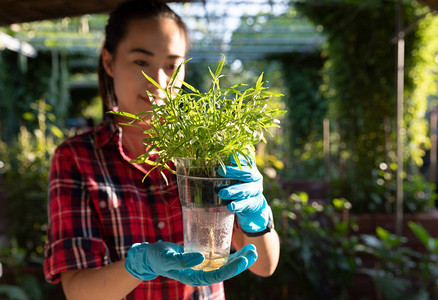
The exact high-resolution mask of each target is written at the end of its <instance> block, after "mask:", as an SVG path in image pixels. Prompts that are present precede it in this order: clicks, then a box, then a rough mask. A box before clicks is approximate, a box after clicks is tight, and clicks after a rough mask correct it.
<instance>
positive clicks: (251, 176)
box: [217, 165, 263, 182]
mask: <svg viewBox="0 0 438 300" xmlns="http://www.w3.org/2000/svg"><path fill="white" fill-rule="evenodd" d="M217 173H218V174H219V175H221V176H222V177H225V178H234V179H238V180H240V181H244V182H250V181H258V180H260V179H262V177H263V176H262V174H260V172H259V170H258V169H257V167H255V166H253V167H252V169H250V168H249V167H248V166H242V169H240V168H239V167H238V166H234V165H225V170H224V168H223V167H222V166H220V167H219V168H218V169H217Z"/></svg>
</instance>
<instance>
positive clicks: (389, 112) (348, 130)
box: [0, 0, 438, 299]
mask: <svg viewBox="0 0 438 300" xmlns="http://www.w3.org/2000/svg"><path fill="white" fill-rule="evenodd" d="M23 2H29V3H31V2H32V1H23ZM35 2H38V1H35ZM60 2H62V1H56V3H55V4H57V5H58V4H59V3H60ZM64 2H65V3H69V2H70V1H67V0H65V1H64ZM116 2H118V1H106V5H107V6H104V5H103V4H102V7H100V8H99V7H98V8H92V9H91V8H90V7H87V5H91V4H85V1H77V2H75V4H71V11H70V13H71V14H72V15H68V14H67V13H65V12H62V10H61V9H59V10H56V9H47V7H45V9H44V6H43V3H44V1H39V3H40V4H39V5H40V7H33V8H32V7H29V8H28V11H27V13H23V15H22V16H21V19H20V14H19V13H18V12H14V11H13V10H12V8H9V9H10V12H8V11H7V9H6V8H4V9H2V8H1V7H2V6H3V5H8V3H9V6H11V4H10V1H5V0H0V11H3V12H5V15H3V16H2V14H1V13H0V26H2V27H0V208H1V209H0V263H1V266H2V268H1V269H0V299H3V298H5V299H9V298H10V299H63V295H62V291H61V289H60V286H53V285H49V284H47V283H45V282H44V278H43V275H42V268H41V265H42V253H43V245H44V241H45V231H46V229H47V216H46V202H47V179H48V178H47V176H48V169H49V167H50V158H51V155H52V153H53V151H54V149H55V147H56V146H57V145H58V144H59V143H60V142H61V141H62V140H63V139H65V138H66V137H67V136H71V135H74V134H79V133H81V132H83V131H84V130H86V129H87V128H89V127H90V126H93V125H96V124H98V123H99V122H100V121H101V119H102V113H101V110H102V109H101V104H100V99H99V96H98V86H97V75H96V68H97V58H98V55H99V50H100V47H101V43H102V38H103V30H104V26H105V22H106V18H107V15H106V14H105V11H107V10H109V9H110V8H111V6H114V5H115V4H116ZM65 3H64V4H65ZM81 4H82V9H85V11H84V10H82V11H78V12H75V13H73V12H74V11H73V7H74V5H76V6H81ZM29 5H30V4H29ZM46 5H49V4H46ZM61 5H62V3H61ZM169 5H170V6H171V7H172V8H173V9H174V10H175V11H176V12H177V13H179V14H180V15H181V16H182V18H183V19H184V21H185V22H186V23H187V25H188V27H189V29H190V32H191V38H192V43H193V45H192V47H191V48H190V50H189V53H188V55H187V58H192V60H191V61H190V62H189V63H188V66H187V78H186V81H187V82H189V83H190V84H192V85H194V86H198V87H200V88H201V89H202V88H203V89H207V88H208V86H206V84H208V82H209V81H208V78H206V77H205V76H204V74H208V73H207V72H206V70H207V68H208V67H211V68H212V69H214V68H215V67H216V65H217V64H218V62H219V60H220V59H221V57H222V55H224V56H225V57H226V65H225V68H224V72H223V73H224V74H226V77H225V79H224V80H225V82H234V81H236V82H247V83H249V84H251V83H254V82H255V81H256V80H257V78H258V75H260V73H261V72H264V76H265V79H266V81H267V84H268V85H269V86H270V87H271V88H272V89H273V90H274V91H276V92H279V93H282V94H283V95H284V96H282V97H278V98H274V99H272V101H271V103H270V105H272V107H279V108H280V107H281V108H283V109H286V110H287V111H288V113H287V114H286V115H285V116H284V118H283V119H282V120H281V128H280V129H276V130H273V131H272V135H270V136H268V137H267V138H268V143H266V144H264V143H261V144H259V145H258V146H257V164H258V167H259V169H260V170H261V171H262V172H263V175H264V183H265V186H264V188H265V192H264V194H265V195H266V198H267V200H268V202H269V203H270V205H271V206H272V207H273V210H274V218H275V224H276V228H277V231H278V232H279V234H280V237H281V258H280V265H279V267H278V269H277V271H276V273H275V274H274V275H273V276H272V277H270V278H258V277H256V276H252V275H251V274H250V273H245V274H243V275H242V276H239V277H236V278H234V279H232V280H229V281H227V282H226V283H225V287H226V295H227V298H229V299H395V298H400V299H404V298H402V296H403V297H407V298H406V299H438V289H437V285H438V265H437V261H436V257H438V256H437V255H438V229H437V228H438V226H437V224H438V214H437V212H436V209H435V207H436V203H435V202H436V199H437V188H436V185H437V182H438V174H437V159H436V158H437V136H436V135H437V116H438V108H437V107H438V16H437V14H436V11H437V9H438V2H436V1H432V0H430V1H416V0H409V1H408V0H405V1H397V0H389V1H381V0H369V1H355V0H308V1H306V0H302V1H287V0H235V1H234V0H221V1H212V0H204V1H192V2H190V1H181V2H169ZM64 6H65V5H64ZM4 7H7V6H4ZM66 7H67V8H68V7H69V6H68V5H67V6H66ZM22 9H23V8H22ZM87 9H88V10H87ZM37 12H40V13H42V16H43V17H41V15H37ZM7 14H9V16H10V17H9V18H8V17H7V16H8V15H7ZM14 16H16V18H13V17H14ZM26 18H29V19H26ZM401 40H402V41H403V42H404V46H403V49H402V50H403V51H404V52H403V54H404V58H403V65H402V68H401V66H400V61H397V58H399V56H398V55H399V53H400V52H398V51H400V48H398V46H400V41H401ZM400 71H403V73H400ZM400 74H402V78H403V89H402V90H401V92H402V93H401V96H402V107H400V102H398V101H399V100H400V77H399V79H397V75H399V76H400ZM401 108H402V116H401V119H400V118H399V117H400V116H399V115H398V114H399V112H400V109H401ZM400 154H401V157H400ZM399 171H401V172H400V173H398V172H399ZM399 180H401V183H402V184H401V185H400V182H399ZM400 188H401V190H400ZM400 197H401V200H402V201H401V202H400ZM400 203H401V204H402V207H401V209H402V211H400V207H398V206H397V205H398V204H400ZM243 287H244V288H243ZM8 297H9V298H8Z"/></svg>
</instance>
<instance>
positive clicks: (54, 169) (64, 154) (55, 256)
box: [44, 144, 110, 283]
mask: <svg viewBox="0 0 438 300" xmlns="http://www.w3.org/2000/svg"><path fill="white" fill-rule="evenodd" d="M79 150H80V149H79ZM75 151H78V150H77V149H74V148H72V147H70V146H69V145H68V144H63V145H61V146H60V147H59V148H58V149H57V151H56V152H55V154H54V156H53V159H52V166H51V171H50V180H49V204H48V216H49V230H48V233H47V240H46V244H45V249H44V273H45V277H46V280H47V281H48V282H51V283H58V282H59V281H60V273H62V272H65V271H68V270H75V269H85V268H93V267H99V266H103V265H107V264H109V263H110V258H109V255H108V253H109V250H108V247H107V245H106V244H105V242H104V241H103V238H102V230H101V226H100V222H99V218H98V216H97V214H96V210H95V208H94V206H93V204H92V202H91V201H90V197H89V192H88V189H87V184H86V180H85V177H86V176H85V175H84V172H83V171H82V170H81V168H80V165H79V164H78V162H77V160H76V159H75V158H76V157H77V155H80V153H79V154H78V153H75Z"/></svg>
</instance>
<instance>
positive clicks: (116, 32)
mask: <svg viewBox="0 0 438 300" xmlns="http://www.w3.org/2000/svg"><path fill="white" fill-rule="evenodd" d="M152 17H166V18H170V19H172V20H175V22H176V23H177V24H178V25H179V27H180V28H181V29H182V30H183V32H184V34H185V37H186V41H187V44H188V31H187V27H186V25H185V24H184V22H183V21H182V19H181V18H180V17H179V16H178V15H177V14H176V13H175V12H174V11H173V10H171V9H170V8H169V7H168V6H167V5H166V4H165V3H163V2H158V1H150V0H128V1H126V2H122V3H120V4H119V5H118V6H117V7H116V8H115V9H114V10H113V11H112V12H111V13H110V15H109V18H108V22H107V24H106V26H105V41H104V43H103V48H105V49H107V50H108V51H109V52H110V53H111V54H112V55H114V54H115V52H116V49H117V47H118V45H119V43H120V41H121V40H122V39H123V38H124V37H125V35H126V28H127V27H128V24H129V22H130V21H132V20H138V19H148V18H152ZM97 75H98V79H99V93H100V96H101V98H102V104H103V105H102V106H103V113H104V114H105V113H106V112H107V111H109V110H111V109H112V108H113V107H114V106H115V105H117V98H116V95H115V93H114V82H113V78H112V77H111V76H109V75H108V74H107V73H106V71H105V68H104V67H103V61H102V55H100V57H99V63H98V66H97Z"/></svg>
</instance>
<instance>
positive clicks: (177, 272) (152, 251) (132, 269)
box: [125, 241, 257, 286]
mask: <svg viewBox="0 0 438 300" xmlns="http://www.w3.org/2000/svg"><path fill="white" fill-rule="evenodd" d="M204 259H205V258H204V255H202V253H199V252H193V253H184V247H183V246H181V245H179V244H175V243H170V242H162V241H159V242H156V243H153V244H150V243H146V242H145V243H137V244H134V245H132V246H131V248H130V249H129V251H128V257H127V258H126V261H125V269H126V270H127V271H128V272H129V273H130V274H131V275H132V276H134V277H136V278H139V279H142V280H152V279H155V278H157V277H158V276H159V275H160V276H164V277H168V278H171V279H175V280H178V281H180V282H182V283H184V284H188V285H192V286H203V285H211V284H214V283H217V282H222V281H224V280H227V279H230V278H231V277H234V276H236V275H238V274H240V273H242V272H243V271H245V270H246V269H247V268H248V267H250V266H251V265H252V264H253V263H254V262H255V261H256V259H257V252H256V250H255V246H254V245H251V244H250V245H246V246H245V247H243V248H242V249H240V250H239V251H237V252H236V253H234V254H231V255H230V257H229V260H228V263H227V264H226V265H224V266H222V267H220V268H219V269H217V270H214V271H209V272H206V271H202V270H193V269H190V268H191V267H194V266H196V265H198V264H200V263H202V262H203V261H204Z"/></svg>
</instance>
